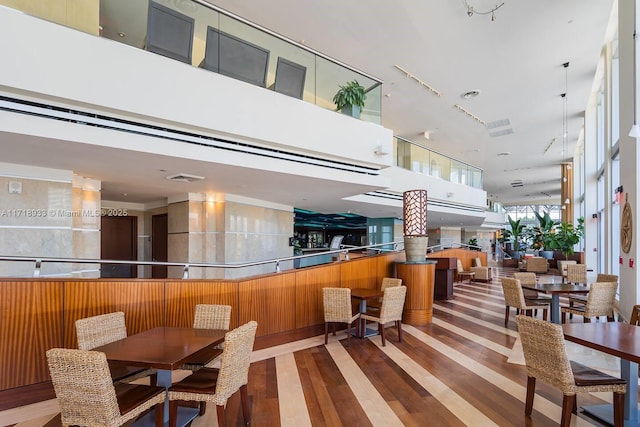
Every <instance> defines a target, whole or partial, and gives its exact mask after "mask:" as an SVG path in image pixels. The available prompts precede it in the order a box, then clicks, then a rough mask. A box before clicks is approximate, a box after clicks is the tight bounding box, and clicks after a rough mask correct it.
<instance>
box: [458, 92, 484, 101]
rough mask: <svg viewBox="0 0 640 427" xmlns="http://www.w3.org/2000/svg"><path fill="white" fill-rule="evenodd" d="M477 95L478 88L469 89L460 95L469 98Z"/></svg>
mask: <svg viewBox="0 0 640 427" xmlns="http://www.w3.org/2000/svg"><path fill="white" fill-rule="evenodd" d="M478 95H480V91H479V90H470V91H469V92H465V93H463V94H462V95H460V96H461V97H462V99H471V98H475V97H476V96H478Z"/></svg>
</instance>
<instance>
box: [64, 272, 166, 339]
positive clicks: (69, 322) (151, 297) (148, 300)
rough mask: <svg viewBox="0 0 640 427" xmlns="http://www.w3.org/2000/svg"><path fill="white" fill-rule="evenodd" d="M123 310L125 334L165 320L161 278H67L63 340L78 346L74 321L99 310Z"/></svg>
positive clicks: (154, 325)
mask: <svg viewBox="0 0 640 427" xmlns="http://www.w3.org/2000/svg"><path fill="white" fill-rule="evenodd" d="M114 311H122V312H124V316H125V321H126V323H127V334H128V335H133V334H137V333H139V332H142V331H146V330H147V329H152V328H156V327H158V326H163V325H164V324H165V317H164V314H165V295H164V282H163V281H148V280H99V281H97V280H84V281H76V282H66V284H65V292H64V313H65V324H64V344H65V347H67V348H78V340H77V337H76V326H75V322H76V320H78V319H83V318H85V317H90V316H97V315H99V314H105V313H112V312H114Z"/></svg>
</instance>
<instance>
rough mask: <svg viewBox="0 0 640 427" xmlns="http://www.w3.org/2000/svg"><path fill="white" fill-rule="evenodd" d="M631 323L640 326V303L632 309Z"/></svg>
mask: <svg viewBox="0 0 640 427" xmlns="http://www.w3.org/2000/svg"><path fill="white" fill-rule="evenodd" d="M629 324H630V325H636V326H640V304H636V305H634V306H633V309H632V310H631V318H630V319H629Z"/></svg>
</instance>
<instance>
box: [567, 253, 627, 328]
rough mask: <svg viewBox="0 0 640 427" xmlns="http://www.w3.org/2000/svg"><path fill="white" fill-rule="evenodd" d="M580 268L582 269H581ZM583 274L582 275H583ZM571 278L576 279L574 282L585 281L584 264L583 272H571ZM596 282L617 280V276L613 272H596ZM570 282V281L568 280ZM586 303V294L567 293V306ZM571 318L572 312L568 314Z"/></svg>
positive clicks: (577, 305) (585, 270) (585, 269)
mask: <svg viewBox="0 0 640 427" xmlns="http://www.w3.org/2000/svg"><path fill="white" fill-rule="evenodd" d="M578 265H584V264H578ZM581 270H582V269H581ZM583 275H584V277H583ZM571 277H572V278H573V279H576V280H577V281H576V283H587V282H586V281H587V267H586V265H585V267H584V273H582V271H576V272H572V276H571ZM580 280H584V282H582V281H580ZM596 282H598V283H600V282H616V283H617V282H618V276H616V275H615V274H603V273H598V277H596ZM569 283H571V282H569ZM586 303H587V295H579V294H576V295H571V294H570V295H569V307H579V306H583V305H585V304H586ZM572 318H573V314H569V319H572Z"/></svg>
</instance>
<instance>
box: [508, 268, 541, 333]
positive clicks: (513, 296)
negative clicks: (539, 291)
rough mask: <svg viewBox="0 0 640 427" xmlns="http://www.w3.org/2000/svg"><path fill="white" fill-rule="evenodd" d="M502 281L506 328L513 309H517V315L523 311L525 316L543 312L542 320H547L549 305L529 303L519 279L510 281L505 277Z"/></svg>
mask: <svg viewBox="0 0 640 427" xmlns="http://www.w3.org/2000/svg"><path fill="white" fill-rule="evenodd" d="M501 281H502V292H503V293H504V303H505V306H506V308H505V312H504V326H507V324H508V323H509V314H510V311H511V307H514V308H515V309H516V314H518V313H520V311H523V312H524V313H525V314H526V313H530V312H532V311H533V310H542V318H543V319H544V320H547V310H548V309H549V303H548V302H545V303H542V304H541V303H539V302H536V303H528V302H527V300H526V299H525V298H524V293H523V292H522V286H521V285H520V281H519V280H518V279H510V278H508V277H503V278H502V279H501Z"/></svg>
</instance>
